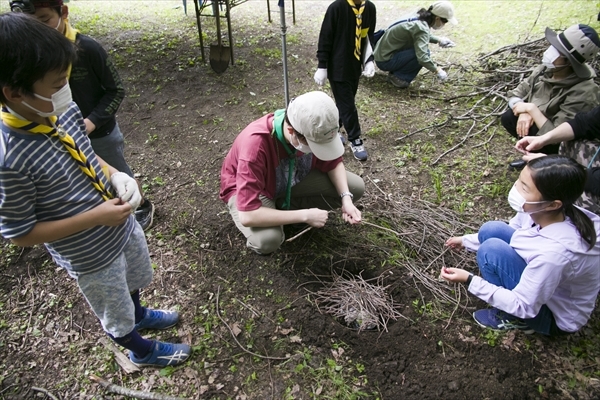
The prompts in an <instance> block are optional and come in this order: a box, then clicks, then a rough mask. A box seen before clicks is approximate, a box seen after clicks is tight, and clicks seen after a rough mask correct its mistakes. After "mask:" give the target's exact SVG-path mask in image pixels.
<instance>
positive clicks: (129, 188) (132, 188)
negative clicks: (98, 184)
mask: <svg viewBox="0 0 600 400" xmlns="http://www.w3.org/2000/svg"><path fill="white" fill-rule="evenodd" d="M110 183H111V184H112V187H113V188H114V189H115V192H117V196H119V199H121V201H122V202H123V203H125V202H128V203H129V205H130V206H131V211H132V212H133V211H135V210H136V208H138V206H139V205H140V203H141V202H142V195H141V194H140V189H139V187H138V184H137V181H136V180H135V179H133V178H132V177H130V176H129V175H127V174H126V173H124V172H115V173H114V174H112V175H111V176H110Z"/></svg>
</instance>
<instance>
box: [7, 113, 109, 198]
mask: <svg viewBox="0 0 600 400" xmlns="http://www.w3.org/2000/svg"><path fill="white" fill-rule="evenodd" d="M0 117H1V118H2V122H4V124H5V125H6V126H8V127H10V128H13V129H21V130H24V131H27V132H29V133H35V134H43V135H46V136H48V137H58V139H59V140H60V141H61V142H62V144H63V145H64V146H65V148H66V149H67V151H68V152H69V154H71V157H73V159H74V160H75V161H76V162H77V164H79V168H80V169H81V171H83V173H84V174H86V175H87V177H88V178H90V180H91V181H92V186H94V188H96V190H98V191H99V192H100V194H101V195H102V198H103V199H104V200H105V201H106V200H109V199H112V198H113V196H112V194H111V193H110V192H109V191H108V190H107V189H106V187H105V186H104V184H103V183H102V181H101V180H100V178H99V177H98V175H97V174H96V171H94V167H93V166H92V164H91V163H90V162H89V161H88V159H87V158H86V156H85V154H83V152H82V151H81V150H80V149H79V146H77V143H75V141H74V140H73V138H72V137H71V135H69V134H68V133H67V131H65V130H64V129H63V128H61V127H57V126H56V121H57V120H58V118H57V117H54V116H52V117H50V118H49V120H50V123H51V124H52V125H53V127H50V126H46V125H40V124H38V123H37V122H31V121H25V120H23V119H21V118H18V117H16V116H15V115H13V114H11V113H10V112H9V111H8V109H7V108H6V107H5V106H3V107H2V112H1V113H0Z"/></svg>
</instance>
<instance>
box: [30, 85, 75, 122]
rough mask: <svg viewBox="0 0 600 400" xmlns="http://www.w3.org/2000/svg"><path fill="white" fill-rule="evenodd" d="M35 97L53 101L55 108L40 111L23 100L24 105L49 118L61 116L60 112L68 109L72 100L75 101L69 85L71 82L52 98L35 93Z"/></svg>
mask: <svg viewBox="0 0 600 400" xmlns="http://www.w3.org/2000/svg"><path fill="white" fill-rule="evenodd" d="M33 95H34V96H35V97H37V98H38V99H40V100H44V101H49V102H51V103H52V108H53V110H52V111H50V112H45V111H40V110H38V109H37V108H35V107H33V106H31V105H29V104H27V103H26V102H25V101H23V103H22V104H23V105H24V106H26V107H28V108H30V109H31V110H33V111H35V112H36V114H37V115H39V116H40V117H43V118H48V117H51V116H53V115H55V116H59V115H60V114H62V113H64V112H65V111H67V109H68V108H69V106H70V105H71V102H72V101H73V96H72V95H71V88H70V87H69V82H67V84H66V85H65V86H63V87H62V88H61V89H60V90H59V91H58V92H56V93H54V94H53V95H52V97H51V98H47V97H44V96H40V95H39V94H36V93H34V94H33Z"/></svg>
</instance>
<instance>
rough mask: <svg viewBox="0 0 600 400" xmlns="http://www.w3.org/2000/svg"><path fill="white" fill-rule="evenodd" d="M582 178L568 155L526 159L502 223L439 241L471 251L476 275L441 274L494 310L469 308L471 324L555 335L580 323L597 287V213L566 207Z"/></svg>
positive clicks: (599, 241)
mask: <svg viewBox="0 0 600 400" xmlns="http://www.w3.org/2000/svg"><path fill="white" fill-rule="evenodd" d="M585 181H586V171H585V168H584V167H583V166H581V165H580V164H578V163H577V162H576V161H575V160H573V159H571V158H568V157H565V156H560V155H556V154H555V155H550V156H548V157H541V158H536V159H533V160H531V161H530V162H529V163H528V164H527V166H526V167H525V168H524V169H523V170H522V171H521V174H520V176H519V179H518V180H517V181H516V182H515V184H514V186H513V188H512V189H511V191H510V193H509V195H508V203H509V204H510V206H511V207H512V208H513V209H514V210H515V211H516V212H517V214H516V215H515V216H514V217H513V218H512V219H511V220H510V222H509V223H508V224H506V223H504V222H502V221H491V222H486V223H485V224H484V225H483V226H482V227H481V228H480V230H479V232H478V233H476V234H469V235H464V236H460V237H452V238H450V239H448V240H447V241H446V246H448V247H451V248H453V249H460V248H463V247H464V248H466V249H467V250H470V251H476V252H477V264H478V265H479V272H480V274H481V276H475V275H473V274H472V273H469V272H468V271H465V270H464V269H460V268H446V267H444V268H443V269H442V271H441V277H442V278H444V279H446V280H447V281H450V282H460V283H465V284H466V285H467V286H468V290H469V292H471V293H472V294H474V295H475V296H477V297H479V298H480V299H481V300H483V301H485V302H487V303H488V304H490V305H491V306H492V307H493V308H488V309H482V310H477V311H475V313H473V318H474V319H475V322H477V324H479V325H480V326H482V327H485V328H490V329H494V330H510V329H520V330H523V331H524V332H525V333H533V332H538V333H541V334H544V335H550V336H557V335H562V334H567V333H572V332H575V331H577V330H579V329H580V328H581V327H582V326H583V325H585V324H586V323H587V321H588V319H589V318H590V315H591V313H592V310H593V309H594V305H595V301H596V297H597V295H598V291H599V289H600V217H598V216H597V215H596V214H593V213H591V212H589V211H587V210H584V209H582V208H579V207H577V206H575V205H574V204H573V203H574V202H575V201H576V200H577V198H578V197H579V196H580V195H581V193H582V192H583V189H584V186H585Z"/></svg>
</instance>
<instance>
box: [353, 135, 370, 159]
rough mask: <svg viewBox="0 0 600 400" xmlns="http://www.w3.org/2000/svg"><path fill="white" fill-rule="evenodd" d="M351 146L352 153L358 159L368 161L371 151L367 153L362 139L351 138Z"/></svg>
mask: <svg viewBox="0 0 600 400" xmlns="http://www.w3.org/2000/svg"><path fill="white" fill-rule="evenodd" d="M350 148H351V149H352V154H354V158H356V159H357V160H358V161H366V160H367V158H368V157H369V153H367V150H366V149H365V145H364V144H363V141H362V139H354V140H351V141H350Z"/></svg>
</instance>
